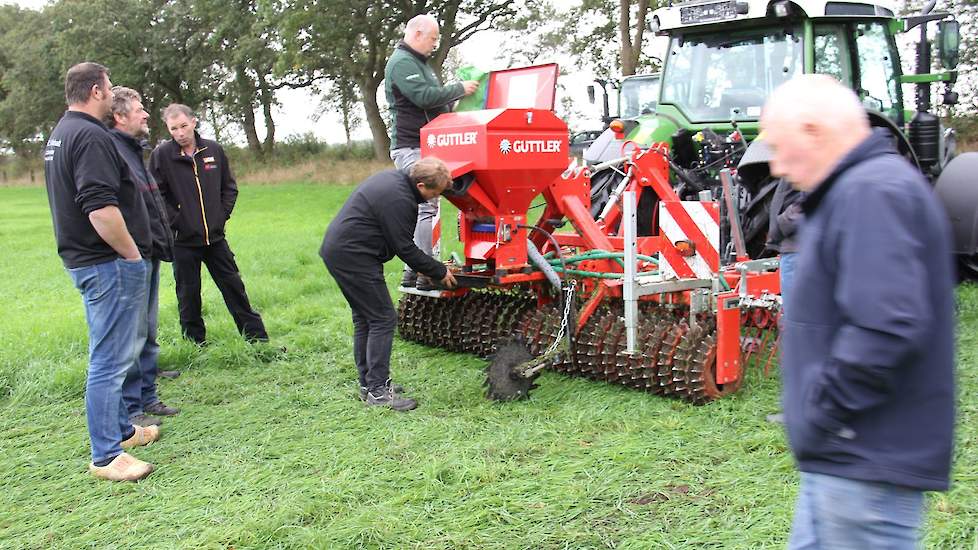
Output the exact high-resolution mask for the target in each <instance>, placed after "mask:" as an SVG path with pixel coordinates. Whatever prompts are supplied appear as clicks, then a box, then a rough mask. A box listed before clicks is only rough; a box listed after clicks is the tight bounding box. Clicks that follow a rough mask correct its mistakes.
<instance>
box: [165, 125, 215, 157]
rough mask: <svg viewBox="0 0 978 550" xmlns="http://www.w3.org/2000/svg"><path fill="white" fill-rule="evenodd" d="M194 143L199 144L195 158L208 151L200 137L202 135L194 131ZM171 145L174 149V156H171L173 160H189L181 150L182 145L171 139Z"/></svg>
mask: <svg viewBox="0 0 978 550" xmlns="http://www.w3.org/2000/svg"><path fill="white" fill-rule="evenodd" d="M194 141H195V142H196V143H197V150H196V151H194V155H195V156H196V155H197V153H199V152H201V151H204V150H206V149H207V146H206V145H204V140H203V139H202V138H201V137H200V133H199V132H198V131H197V130H194ZM169 143H170V145H171V146H172V147H173V154H172V155H171V156H172V157H173V158H175V159H179V158H187V157H185V156H183V151H182V150H181V149H180V144H179V143H177V140H175V139H172V138H171V139H170V141H169Z"/></svg>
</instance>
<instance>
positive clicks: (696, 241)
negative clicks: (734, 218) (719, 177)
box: [659, 201, 720, 279]
mask: <svg viewBox="0 0 978 550" xmlns="http://www.w3.org/2000/svg"><path fill="white" fill-rule="evenodd" d="M659 229H660V230H661V231H662V234H663V236H664V237H665V238H666V239H667V240H668V241H669V242H670V243H672V244H673V246H674V247H676V249H674V250H667V251H663V252H660V253H659V271H660V272H661V274H662V276H663V278H666V279H688V278H694V277H695V278H698V279H707V278H710V277H713V275H714V274H716V272H717V271H719V269H720V207H719V204H718V203H716V202H700V201H663V202H660V203H659ZM677 243H678V246H677ZM687 243H688V244H692V246H691V247H690V246H688V244H687Z"/></svg>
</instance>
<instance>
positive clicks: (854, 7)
mask: <svg viewBox="0 0 978 550" xmlns="http://www.w3.org/2000/svg"><path fill="white" fill-rule="evenodd" d="M894 7H895V6H894V4H893V2H891V1H890V0H875V1H874V0H846V1H834V0H797V1H794V2H792V1H790V0H698V1H692V2H683V3H676V4H673V5H671V6H668V7H664V8H659V9H657V10H655V11H654V12H652V17H651V19H650V21H651V25H652V30H654V31H660V32H661V31H666V32H668V31H674V30H677V29H683V28H697V27H704V26H711V25H718V24H724V23H731V22H735V21H748V20H762V19H765V18H769V19H771V20H772V21H773V20H775V19H777V18H779V17H786V16H788V15H792V14H794V15H803V16H805V17H813V18H814V17H850V18H851V17H860V18H866V17H883V18H892V17H894Z"/></svg>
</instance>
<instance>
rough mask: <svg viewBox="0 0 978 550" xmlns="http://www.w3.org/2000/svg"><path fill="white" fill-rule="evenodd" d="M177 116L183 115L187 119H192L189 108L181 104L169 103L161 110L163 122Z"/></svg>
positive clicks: (191, 111)
mask: <svg viewBox="0 0 978 550" xmlns="http://www.w3.org/2000/svg"><path fill="white" fill-rule="evenodd" d="M179 115H185V116H186V117H187V118H194V112H193V110H192V109H191V108H190V107H187V106H186V105H184V104H182V103H171V104H169V105H167V106H166V109H163V122H164V123H165V122H166V121H168V120H170V119H171V118H173V117H175V116H179Z"/></svg>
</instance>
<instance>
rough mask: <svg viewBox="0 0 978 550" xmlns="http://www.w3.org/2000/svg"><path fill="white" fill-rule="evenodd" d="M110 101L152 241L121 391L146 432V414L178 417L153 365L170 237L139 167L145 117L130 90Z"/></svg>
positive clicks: (118, 89) (159, 201) (118, 143)
mask: <svg viewBox="0 0 978 550" xmlns="http://www.w3.org/2000/svg"><path fill="white" fill-rule="evenodd" d="M112 95H113V99H112V114H111V115H109V118H108V121H107V122H108V126H109V128H110V130H109V135H110V136H111V137H112V141H113V142H114V143H115V148H116V150H118V151H119V155H120V156H121V157H122V160H124V161H125V163H126V165H127V166H128V167H129V173H130V174H131V175H132V177H133V181H135V182H136V185H137V187H139V190H140V191H142V192H143V199H144V202H145V203H146V210H147V212H148V213H149V222H150V223H149V226H150V234H151V236H152V241H153V248H152V256H151V257H149V258H147V259H149V260H150V265H151V269H150V279H149V292H148V295H147V309H146V343H145V344H143V349H142V351H141V352H140V354H139V368H138V369H133V370H131V371H130V372H129V375H128V376H126V381H125V383H123V385H122V399H123V401H125V403H126V408H127V409H128V411H129V419H130V420H131V421H132V423H133V424H138V425H140V426H148V425H150V424H159V423H160V419H159V418H158V417H156V416H149V415H151V414H155V415H158V416H173V415H175V414H177V413H179V412H180V410H179V409H176V408H174V407H168V406H166V405H165V404H164V403H163V402H162V401H160V398H159V395H158V394H157V391H156V376H157V370H158V369H157V362H156V361H157V358H158V357H159V355H160V345H159V343H157V341H156V332H157V331H156V329H157V326H158V325H159V322H158V321H159V313H160V299H159V298H160V262H161V261H166V262H169V261H171V260H172V255H173V252H172V250H173V234H172V233H171V232H170V224H169V223H168V222H167V220H166V209H165V208H164V206H163V198H162V197H161V196H160V191H159V189H158V188H157V186H156V183H155V182H154V181H153V180H151V179H150V177H149V173H148V172H147V171H146V165H145V163H144V162H143V142H142V141H141V140H142V139H144V138H145V137H146V136H147V135H149V128H148V127H147V125H146V121H147V120H148V119H149V113H147V112H146V110H145V109H143V100H142V98H141V97H140V96H139V93H137V92H136V91H135V90H133V89H131V88H126V87H125V86H115V87H113V88H112ZM160 374H162V373H160ZM170 376H172V374H170Z"/></svg>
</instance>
